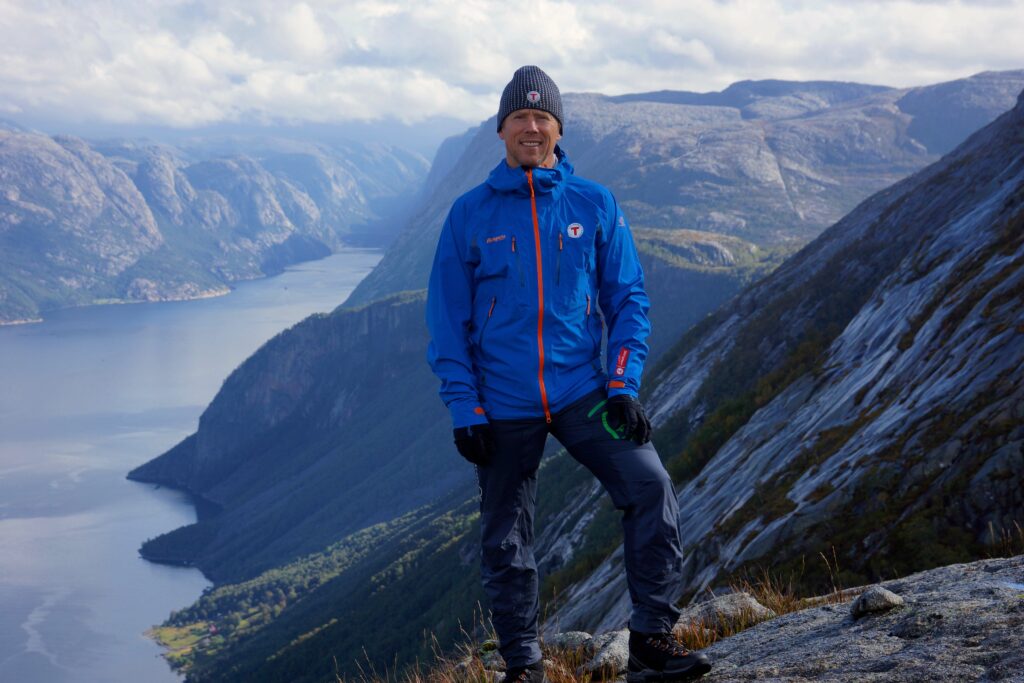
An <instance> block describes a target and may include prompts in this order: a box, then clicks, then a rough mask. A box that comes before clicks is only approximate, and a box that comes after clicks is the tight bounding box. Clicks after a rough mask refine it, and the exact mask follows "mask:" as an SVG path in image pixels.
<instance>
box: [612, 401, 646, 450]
mask: <svg viewBox="0 0 1024 683" xmlns="http://www.w3.org/2000/svg"><path fill="white" fill-rule="evenodd" d="M608 413H609V417H611V418H612V419H613V420H615V421H617V422H618V423H619V424H620V425H623V426H624V427H625V428H626V429H625V433H624V434H623V436H625V437H626V438H627V439H629V438H632V439H633V441H636V442H637V443H638V444H640V445H643V444H645V443H647V442H648V441H650V440H651V421H650V420H648V419H647V415H646V414H645V413H644V407H643V406H642V405H640V401H638V400H637V399H636V398H635V397H633V396H630V395H629V394H619V395H617V396H612V397H611V398H610V399H608Z"/></svg>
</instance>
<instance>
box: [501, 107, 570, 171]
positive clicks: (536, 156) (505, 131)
mask: <svg viewBox="0 0 1024 683" xmlns="http://www.w3.org/2000/svg"><path fill="white" fill-rule="evenodd" d="M498 137H499V138H501V139H502V140H504V141H505V160H506V161H507V162H508V165H509V166H511V167H512V168H518V167H519V166H528V167H537V166H546V167H547V168H552V167H554V165H555V162H556V159H555V143H556V142H558V141H559V140H560V139H561V138H562V136H561V135H559V133H558V119H556V118H555V117H554V116H552V115H551V114H549V113H547V112H546V111H542V110H540V109H517V110H516V111H514V112H512V113H511V114H509V115H508V116H507V117H506V118H505V122H504V123H502V124H501V130H500V131H498Z"/></svg>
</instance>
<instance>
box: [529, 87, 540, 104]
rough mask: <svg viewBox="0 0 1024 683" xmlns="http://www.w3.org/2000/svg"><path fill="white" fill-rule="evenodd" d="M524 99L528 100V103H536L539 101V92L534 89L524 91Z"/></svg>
mask: <svg viewBox="0 0 1024 683" xmlns="http://www.w3.org/2000/svg"><path fill="white" fill-rule="evenodd" d="M526 99H527V100H529V101H530V104H537V103H538V102H540V93H539V92H537V91H536V90H531V91H530V92H528V93H526Z"/></svg>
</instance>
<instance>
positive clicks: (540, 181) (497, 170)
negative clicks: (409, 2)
mask: <svg viewBox="0 0 1024 683" xmlns="http://www.w3.org/2000/svg"><path fill="white" fill-rule="evenodd" d="M555 157H556V158H557V159H558V163H556V164H555V167H554V168H542V167H537V168H535V169H533V187H534V190H535V191H536V192H537V193H539V194H547V193H550V192H557V191H560V190H561V186H562V184H563V182H564V181H565V179H566V177H567V176H570V175H572V174H573V166H572V163H570V162H569V157H568V155H567V154H566V153H565V151H564V150H563V149H562V148H561V147H559V146H558V145H555ZM487 184H488V185H489V186H490V187H491V188H492V189H494V190H495V191H496V192H511V193H515V194H522V195H526V196H529V195H530V186H529V185H528V184H527V182H526V172H525V170H524V169H523V168H522V167H519V168H512V167H511V166H509V165H508V162H507V161H505V160H504V159H502V160H501V161H499V162H498V165H497V166H495V167H494V169H493V170H491V174H490V175H489V176H487Z"/></svg>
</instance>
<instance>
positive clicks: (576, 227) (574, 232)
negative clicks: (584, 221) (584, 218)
mask: <svg viewBox="0 0 1024 683" xmlns="http://www.w3.org/2000/svg"><path fill="white" fill-rule="evenodd" d="M565 231H566V232H567V233H569V237H572V238H573V239H576V238H577V237H580V236H582V235H583V226H582V225H580V224H579V223H572V224H570V225H569V227H568V228H566V229H565Z"/></svg>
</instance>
